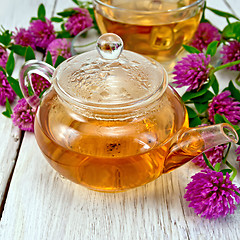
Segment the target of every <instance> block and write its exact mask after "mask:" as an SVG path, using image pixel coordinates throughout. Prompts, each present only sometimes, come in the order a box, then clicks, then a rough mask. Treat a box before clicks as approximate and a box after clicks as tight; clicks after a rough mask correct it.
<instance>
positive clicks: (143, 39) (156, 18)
mask: <svg viewBox="0 0 240 240" xmlns="http://www.w3.org/2000/svg"><path fill="white" fill-rule="evenodd" d="M102 2H103V3H106V4H108V5H110V6H112V7H113V8H107V7H105V6H104V7H102V8H100V7H99V8H96V10H95V16H96V20H97V23H98V26H99V28H100V31H101V33H107V32H110V33H116V34H117V35H119V36H120V37H121V38H122V40H123V42H124V48H125V49H128V50H131V51H134V52H137V53H140V54H143V55H147V56H149V57H152V58H154V59H155V60H157V61H159V62H168V61H170V60H172V59H175V58H176V56H177V55H178V54H179V53H180V51H181V50H182V44H188V43H189V42H190V40H191V39H192V37H193V35H194V33H195V31H196V29H197V27H198V24H199V21H200V18H201V12H202V11H201V10H200V9H198V10H191V9H188V10H186V12H182V11H179V12H178V11H177V10H176V9H178V8H180V7H184V6H188V5H190V4H192V3H193V2H195V1H194V0H185V1H183V0H178V1H166V0H164V1H157V0H156V1H150V0H145V1H136V0H128V1H114V0H112V1H111V0H102ZM118 9H119V11H118ZM123 9H124V10H123ZM172 10H173V11H175V12H174V13H171V11H172ZM158 11H159V12H158ZM162 11H163V12H164V13H163V14H162V13H161V12H162ZM167 11H170V12H169V13H167ZM191 11H192V13H190V12H191ZM146 12H149V14H147V13H146ZM165 68H167V67H166V66H165Z"/></svg>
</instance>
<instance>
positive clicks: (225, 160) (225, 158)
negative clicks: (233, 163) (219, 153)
mask: <svg viewBox="0 0 240 240" xmlns="http://www.w3.org/2000/svg"><path fill="white" fill-rule="evenodd" d="M231 145H232V144H231V143H229V144H228V148H227V152H226V154H225V156H224V158H223V161H222V162H223V164H226V162H227V156H228V153H229V151H230V148H231Z"/></svg>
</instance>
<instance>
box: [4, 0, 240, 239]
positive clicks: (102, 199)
mask: <svg viewBox="0 0 240 240" xmlns="http://www.w3.org/2000/svg"><path fill="white" fill-rule="evenodd" d="M28 1H29V4H32V3H30V2H31V0H28ZM9 2H11V3H13V0H11V1H9ZM26 2H27V1H26V0H24V3H26ZM35 2H38V1H35ZM219 2H220V1H217V0H214V1H213V0H212V1H211V5H215V6H216V8H217V7H218V5H219ZM34 4H35V3H34ZM44 4H45V6H47V9H48V10H49V12H50V13H51V12H52V10H54V6H55V7H56V8H55V10H56V11H60V10H62V9H63V8H65V7H69V6H74V5H73V4H72V3H71V1H68V3H67V1H64V0H58V1H57V2H56V4H54V3H53V2H51V3H48V2H47V1H45V2H44ZM37 5H38V4H37V3H36V6H37ZM23 6H25V5H23ZM36 6H35V7H33V6H32V9H36V8H37V7H36ZM17 8H18V11H20V12H22V11H23V7H21V4H19V5H18V6H17ZM14 9H15V8H14ZM14 9H13V12H15V13H16V12H17V10H14ZM28 14H29V13H26V15H27V16H28ZM21 16H22V15H21ZM30 16H32V11H31V12H30ZM18 18H19V15H18ZM213 18H214V17H213ZM15 19H17V16H15ZM9 21H10V20H9ZM224 74H225V75H224V78H225V77H226V78H228V79H229V74H230V73H229V72H224ZM221 76H223V75H221V74H220V75H219V77H221ZM224 78H222V80H224ZM6 122H7V123H3V122H2V119H1V124H0V134H1V132H3V134H2V135H1V136H3V135H6V136H8V137H9V136H11V134H10V133H11V131H12V130H11V129H12V128H11V126H12V125H11V122H10V121H6ZM4 124H5V125H4ZM1 129H3V130H1ZM5 129H6V130H5ZM14 131H15V130H14ZM14 131H13V132H14ZM12 135H14V134H13V133H12ZM2 139H3V138H2ZM10 139H11V140H9V141H12V142H13V143H12V144H14V140H13V139H14V138H13V139H12V138H11V137H10ZM4 146H5V145H4ZM10 146H11V145H10ZM7 149H8V154H10V152H11V148H10V147H9V148H8V147H7V146H5V147H3V145H1V151H2V152H3V154H2V155H1V152H0V158H1V159H2V158H4V156H6V155H7V153H6V152H5V151H7ZM11 154H13V153H11ZM12 158H13V159H14V156H13V157H12ZM235 158H236V155H235V154H234V152H233V151H232V152H231V153H230V161H231V162H235ZM234 164H235V165H236V166H237V163H236V162H235V163H234ZM198 171H200V169H199V168H198V167H196V166H195V165H193V164H192V163H188V164H186V165H184V166H183V167H181V168H179V169H177V170H175V171H173V172H172V173H169V174H166V175H163V176H161V177H160V178H159V179H157V180H156V181H154V182H152V183H149V184H147V185H146V186H143V187H139V188H136V189H133V190H130V191H127V192H123V193H112V194H109V193H99V192H94V191H90V190H88V189H86V188H84V187H81V186H79V185H76V184H74V183H72V182H70V181H68V180H66V179H64V178H62V177H61V176H60V175H59V174H58V173H56V172H55V171H54V170H53V169H52V168H51V167H50V165H49V164H48V163H47V161H46V160H45V159H44V157H43V156H42V154H41V152H40V150H39V148H38V146H37V143H36V140H35V137H34V135H33V134H31V133H26V134H25V136H24V139H23V142H22V145H21V149H20V152H19V156H18V160H17V164H16V167H15V171H14V174H13V177H12V181H11V184H10V188H9V192H8V196H7V201H6V204H5V207H4V212H3V216H2V219H1V222H0V240H6V239H7V240H32V239H34V240H49V239H50V240H55V239H56V240H59V239H61V240H62V239H64V240H65V239H66V240H121V239H124V240H133V239H134V240H135V239H136V240H162V239H174V240H175V239H183V240H185V239H190V240H192V239H194V240H195V239H196V240H198V239H204V240H205V239H233V240H234V239H239V237H238V233H239V221H240V209H239V208H238V210H237V211H236V213H235V214H234V215H232V216H228V217H226V218H225V219H218V220H216V221H210V220H206V219H202V218H200V217H198V216H196V215H195V214H194V211H193V209H190V208H188V207H187V205H188V203H187V202H186V201H185V200H184V198H183V195H184V193H185V187H186V185H187V183H188V182H189V181H190V178H191V176H192V175H193V174H194V173H196V172H198ZM235 182H236V183H238V185H240V179H239V176H238V177H237V178H236V181H235Z"/></svg>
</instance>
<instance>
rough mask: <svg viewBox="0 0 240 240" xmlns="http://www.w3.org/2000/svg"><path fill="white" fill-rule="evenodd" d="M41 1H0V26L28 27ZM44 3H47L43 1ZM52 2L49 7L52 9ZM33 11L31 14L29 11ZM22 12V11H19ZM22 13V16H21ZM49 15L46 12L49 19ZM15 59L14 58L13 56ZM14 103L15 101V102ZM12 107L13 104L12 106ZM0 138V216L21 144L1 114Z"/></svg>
mask: <svg viewBox="0 0 240 240" xmlns="http://www.w3.org/2000/svg"><path fill="white" fill-rule="evenodd" d="M41 2H43V1H40V0H39V1H34V2H32V1H29V0H28V1H27V0H23V1H21V2H20V1H4V3H3V1H2V4H1V6H2V7H1V8H0V25H1V26H3V27H4V28H5V29H9V30H15V27H19V28H20V27H25V28H27V27H28V24H29V21H30V18H31V17H32V16H36V15H37V7H38V5H39V4H40V3H41ZM45 2H47V1H46V0H45ZM53 4H54V1H53V2H52V3H50V4H48V5H49V7H50V8H51V9H52V8H53ZM33 8H34V9H35V12H34V13H33V12H32V11H31V9H33ZM21 10H22V11H21ZM23 12H24V14H23ZM50 14H51V11H50V12H47V16H48V17H49V16H50ZM15 57H16V56H15ZM15 60H16V63H15V64H16V65H15V70H14V72H13V77H15V78H18V74H19V69H20V67H21V65H22V64H23V63H24V60H23V59H22V58H20V57H16V59H15ZM15 103H16V101H15ZM13 105H14V104H13ZM3 111H5V107H0V112H3ZM0 138H1V139H2V143H1V148H0V216H1V212H2V209H3V206H4V198H5V196H6V194H7V185H8V183H9V181H10V180H11V173H12V171H13V168H14V166H15V161H16V157H17V154H18V149H19V146H20V143H21V141H20V140H21V131H20V130H19V129H18V128H17V127H15V126H13V124H12V121H11V120H10V119H7V118H6V117H4V116H3V115H2V114H1V116H0Z"/></svg>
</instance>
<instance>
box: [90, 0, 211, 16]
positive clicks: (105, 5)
mask: <svg viewBox="0 0 240 240" xmlns="http://www.w3.org/2000/svg"><path fill="white" fill-rule="evenodd" d="M205 1H206V0H196V1H195V2H193V3H191V4H189V5H186V6H183V7H180V8H175V9H170V10H167V11H161V10H151V11H144V10H134V9H126V8H121V7H116V6H112V5H109V4H107V3H104V2H102V1H101V0H93V2H95V3H97V4H100V5H102V6H104V7H108V8H111V9H115V10H119V11H130V12H135V13H142V14H153V13H165V14H169V13H172V12H181V11H184V10H186V9H189V8H191V7H194V6H198V5H200V4H201V3H204V2H205Z"/></svg>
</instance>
